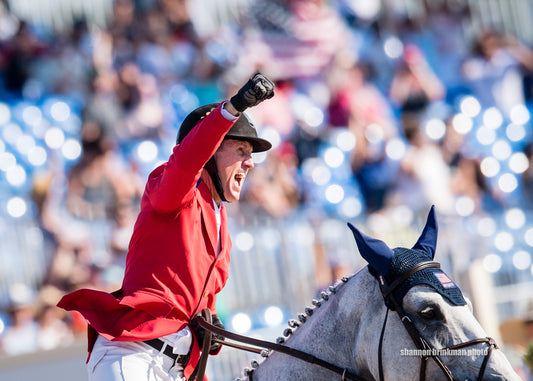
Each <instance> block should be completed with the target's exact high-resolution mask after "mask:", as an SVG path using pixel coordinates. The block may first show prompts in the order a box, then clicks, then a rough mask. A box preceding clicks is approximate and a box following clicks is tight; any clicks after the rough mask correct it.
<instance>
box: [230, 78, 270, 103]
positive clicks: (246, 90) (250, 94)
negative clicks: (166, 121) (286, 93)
mask: <svg viewBox="0 0 533 381" xmlns="http://www.w3.org/2000/svg"><path fill="white" fill-rule="evenodd" d="M273 96H274V84H273V83H272V82H271V81H270V80H269V79H268V78H267V77H265V76H264V75H263V74H261V73H257V74H255V75H254V76H253V77H252V78H250V79H249V80H248V82H246V84H244V86H243V87H241V88H240V90H239V91H238V92H237V94H235V95H234V96H233V97H232V98H231V99H230V102H231V104H232V105H233V107H235V109H236V110H237V111H239V112H243V111H244V110H246V109H247V108H248V107H252V106H255V105H258V104H259V103H261V102H263V101H264V100H265V99H270V98H272V97H273Z"/></svg>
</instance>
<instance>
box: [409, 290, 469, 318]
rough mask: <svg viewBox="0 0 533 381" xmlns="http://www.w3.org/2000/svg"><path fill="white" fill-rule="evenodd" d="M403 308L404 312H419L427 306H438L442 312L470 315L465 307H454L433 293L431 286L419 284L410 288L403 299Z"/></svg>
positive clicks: (439, 295) (436, 293)
mask: <svg viewBox="0 0 533 381" xmlns="http://www.w3.org/2000/svg"><path fill="white" fill-rule="evenodd" d="M403 306H404V308H405V309H406V310H412V311H419V310H421V309H423V308H425V307H427V306H438V307H439V308H440V309H441V310H442V312H444V313H445V312H446V311H453V313H454V314H458V313H460V312H462V311H464V313H470V310H469V308H468V306H467V305H456V304H453V303H451V302H450V301H449V300H448V299H447V298H445V297H443V296H442V295H441V294H440V293H438V292H437V291H435V289H434V288H432V287H431V286H428V285H425V284H421V285H417V286H414V287H412V288H411V289H410V290H409V291H408V292H407V293H406V294H405V297H404V299H403Z"/></svg>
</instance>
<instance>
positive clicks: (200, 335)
mask: <svg viewBox="0 0 533 381" xmlns="http://www.w3.org/2000/svg"><path fill="white" fill-rule="evenodd" d="M201 318H202V316H201V314H198V315H197V316H196V317H194V319H192V321H191V330H192V331H193V333H194V335H195V336H196V339H197V340H198V345H199V346H200V348H202V345H203V343H204V336H205V329H204V328H202V327H201V326H200V325H199V324H198V319H201ZM212 319H213V320H212V321H213V325H214V326H215V327H218V328H222V329H225V327H224V324H222V320H220V318H219V317H218V316H217V315H213V317H212ZM215 339H218V340H222V341H224V337H223V336H220V335H216V334H214V333H213V334H212V335H211V345H210V347H209V354H212V355H214V354H216V353H218V350H219V349H220V347H221V346H222V344H220V343H217V342H216V341H215Z"/></svg>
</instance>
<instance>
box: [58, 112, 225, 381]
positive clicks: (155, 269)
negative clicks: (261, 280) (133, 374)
mask: <svg viewBox="0 0 533 381" xmlns="http://www.w3.org/2000/svg"><path fill="white" fill-rule="evenodd" d="M220 107H221V106H219V107H218V108H217V109H216V110H214V111H213V112H211V113H210V114H209V115H208V116H207V117H205V118H204V119H203V120H201V121H200V122H199V123H198V124H197V126H196V127H195V128H193V129H192V131H191V132H190V133H189V134H188V135H187V136H186V137H185V139H183V141H182V142H181V143H180V144H179V145H176V146H175V147H174V148H173V152H172V154H171V155H170V158H169V160H168V162H166V163H164V164H162V165H161V166H159V167H158V168H156V169H155V170H154V171H152V173H151V174H150V175H149V178H148V181H147V184H146V187H145V190H144V194H143V197H142V201H141V211H140V213H139V216H138V218H137V221H136V223H135V228H134V231H133V235H132V237H131V240H130V244H129V250H128V255H127V258H126V271H125V275H124V280H123V283H122V288H121V290H119V291H118V292H116V293H113V294H109V293H107V292H103V291H97V290H90V289H81V290H77V291H74V292H72V293H70V294H68V295H65V296H64V297H63V298H62V299H61V301H60V302H59V303H58V306H59V307H61V308H64V309H66V310H69V311H72V310H75V311H79V312H80V313H81V314H82V315H83V316H84V318H85V319H86V320H87V322H88V324H89V326H90V327H89V353H90V351H91V350H92V346H93V344H94V340H95V339H96V334H95V332H94V331H92V329H94V330H95V331H96V332H98V333H99V334H100V335H102V336H103V337H105V338H106V339H108V340H117V341H141V340H150V339H154V338H157V337H161V336H165V335H168V334H170V333H173V332H177V331H179V330H181V329H183V328H185V327H186V326H187V325H188V324H189V322H190V321H191V319H192V318H193V317H194V316H195V315H196V314H197V313H198V312H200V311H201V310H202V309H204V308H209V309H210V310H211V311H212V313H213V314H216V309H215V302H216V294H217V293H218V292H219V291H220V290H222V288H223V287H224V285H225V283H226V281H227V279H228V270H229V261H230V250H231V240H230V237H229V234H228V230H227V217H226V211H225V208H224V206H222V208H221V211H220V214H221V228H220V246H221V251H220V253H219V255H218V257H217V256H216V249H217V223H216V213H215V209H214V205H213V199H212V196H211V193H210V191H209V189H208V188H207V186H206V185H205V184H204V183H203V182H202V181H201V180H200V175H201V173H202V168H203V167H204V165H205V164H206V162H207V161H208V160H209V158H210V157H211V156H212V155H213V154H214V153H215V151H216V150H217V148H218V147H219V146H220V144H221V142H222V140H223V138H224V136H225V134H226V133H227V132H228V131H229V130H230V128H231V127H232V125H233V123H234V122H232V121H228V120H227V119H226V118H224V116H222V114H221V112H220ZM198 359H199V347H198V343H196V342H194V344H193V349H192V351H191V358H190V361H189V364H188V365H187V366H186V368H185V375H186V377H189V376H190V373H191V372H192V371H193V369H194V366H195V365H196V363H197V361H198Z"/></svg>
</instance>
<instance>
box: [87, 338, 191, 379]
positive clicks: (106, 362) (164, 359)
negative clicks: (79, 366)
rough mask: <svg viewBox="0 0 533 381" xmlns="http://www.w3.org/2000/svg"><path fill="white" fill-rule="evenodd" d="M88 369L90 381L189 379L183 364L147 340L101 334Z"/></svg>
mask: <svg viewBox="0 0 533 381" xmlns="http://www.w3.org/2000/svg"><path fill="white" fill-rule="evenodd" d="M162 350H164V349H162ZM87 371H88V373H89V381H186V379H185V377H184V376H183V367H182V366H181V365H178V364H174V360H172V359H171V358H170V357H168V356H167V355H165V354H164V353H160V352H159V351H158V350H156V349H154V348H152V347H151V346H149V345H148V344H146V343H143V342H125V341H109V340H107V339H105V338H103V337H102V336H98V339H97V340H96V343H95V344H94V348H93V350H92V352H91V357H90V359H89V362H88V363H87Z"/></svg>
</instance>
